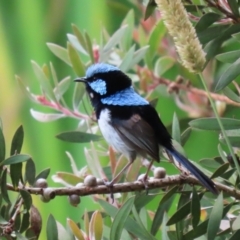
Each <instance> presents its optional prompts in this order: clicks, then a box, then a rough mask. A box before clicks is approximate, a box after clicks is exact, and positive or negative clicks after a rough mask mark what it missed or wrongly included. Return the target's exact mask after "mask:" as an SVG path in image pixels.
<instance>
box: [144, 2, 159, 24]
mask: <svg viewBox="0 0 240 240" xmlns="http://www.w3.org/2000/svg"><path fill="white" fill-rule="evenodd" d="M156 6H157V4H156V2H155V1H154V0H149V1H148V4H147V7H146V10H145V15H144V21H146V20H147V19H148V18H149V17H150V16H151V15H152V13H153V12H154V10H155V8H156Z"/></svg>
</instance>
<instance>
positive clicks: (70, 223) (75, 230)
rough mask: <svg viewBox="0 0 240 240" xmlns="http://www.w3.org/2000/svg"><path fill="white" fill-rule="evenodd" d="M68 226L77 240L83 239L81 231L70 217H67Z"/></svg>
mask: <svg viewBox="0 0 240 240" xmlns="http://www.w3.org/2000/svg"><path fill="white" fill-rule="evenodd" d="M67 223H68V226H69V227H70V229H71V231H72V233H73V235H74V236H75V237H76V238H77V239H78V240H85V238H84V236H83V234H82V231H81V230H80V229H79V227H78V226H77V224H76V223H75V222H74V221H72V220H71V219H69V218H68V219H67Z"/></svg>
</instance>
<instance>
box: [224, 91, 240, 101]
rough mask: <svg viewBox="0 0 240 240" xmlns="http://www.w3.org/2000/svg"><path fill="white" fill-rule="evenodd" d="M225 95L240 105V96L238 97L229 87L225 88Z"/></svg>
mask: <svg viewBox="0 0 240 240" xmlns="http://www.w3.org/2000/svg"><path fill="white" fill-rule="evenodd" d="M222 91H223V93H224V94H225V95H226V96H227V97H228V98H229V99H231V100H232V101H234V102H238V103H240V96H238V95H237V94H236V93H235V92H234V91H232V90H231V89H230V88H229V87H225V88H224V89H223V90H222Z"/></svg>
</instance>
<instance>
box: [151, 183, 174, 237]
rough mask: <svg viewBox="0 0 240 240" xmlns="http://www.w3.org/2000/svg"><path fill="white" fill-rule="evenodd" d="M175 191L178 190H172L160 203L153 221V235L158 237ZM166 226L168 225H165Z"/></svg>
mask: <svg viewBox="0 0 240 240" xmlns="http://www.w3.org/2000/svg"><path fill="white" fill-rule="evenodd" d="M175 187H176V186H175ZM175 190H176V188H174V187H173V188H172V189H170V190H169V191H168V193H167V194H165V195H164V197H165V199H164V197H163V198H162V200H161V202H160V203H159V205H158V208H157V211H156V213H155V216H154V218H153V221H152V226H151V234H153V235H156V234H157V233H158V231H159V228H160V226H161V225H162V221H163V220H164V214H165V213H166V212H167V211H168V210H169V208H170V207H171V205H172V202H173V200H174V196H173V194H175V193H176V191H175ZM173 191H175V192H173ZM163 199H164V200H163ZM165 226H166V223H165Z"/></svg>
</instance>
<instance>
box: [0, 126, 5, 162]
mask: <svg viewBox="0 0 240 240" xmlns="http://www.w3.org/2000/svg"><path fill="white" fill-rule="evenodd" d="M5 151H6V150H5V139H4V135H3V132H2V128H0V163H1V162H2V161H3V160H4V158H5Z"/></svg>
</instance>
